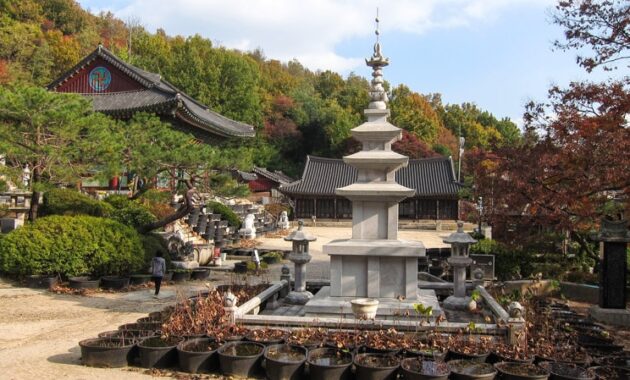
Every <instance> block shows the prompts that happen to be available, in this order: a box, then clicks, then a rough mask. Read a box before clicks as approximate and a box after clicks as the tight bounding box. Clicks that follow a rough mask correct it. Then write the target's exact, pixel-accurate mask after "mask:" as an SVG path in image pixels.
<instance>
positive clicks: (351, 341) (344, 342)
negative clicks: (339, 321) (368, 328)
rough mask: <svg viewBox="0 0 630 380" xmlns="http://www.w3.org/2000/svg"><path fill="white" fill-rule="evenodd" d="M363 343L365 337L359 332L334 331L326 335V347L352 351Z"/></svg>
mask: <svg viewBox="0 0 630 380" xmlns="http://www.w3.org/2000/svg"><path fill="white" fill-rule="evenodd" d="M364 343H365V335H363V334H361V333H360V331H334V332H329V333H328V338H327V339H326V343H325V345H326V347H329V348H338V349H342V350H347V351H354V350H356V349H358V348H359V347H360V346H362V345H363V344H364Z"/></svg>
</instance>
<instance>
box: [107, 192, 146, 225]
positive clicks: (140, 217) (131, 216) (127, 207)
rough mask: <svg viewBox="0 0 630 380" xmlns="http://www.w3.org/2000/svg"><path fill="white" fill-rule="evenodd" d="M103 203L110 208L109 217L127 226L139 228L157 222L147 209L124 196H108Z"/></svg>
mask: <svg viewBox="0 0 630 380" xmlns="http://www.w3.org/2000/svg"><path fill="white" fill-rule="evenodd" d="M105 202H106V203H108V204H109V205H111V206H112V212H111V213H110V217H111V218H112V219H114V220H117V221H119V222H120V223H122V224H125V225H127V226H131V227H133V228H139V227H142V226H144V225H147V224H149V223H152V222H154V221H156V220H157V219H156V217H155V216H154V215H153V214H152V213H151V212H150V211H149V210H148V208H147V207H145V206H144V205H142V204H140V203H138V202H136V201H134V200H131V199H129V198H127V197H126V196H124V195H110V196H109V197H107V198H105Z"/></svg>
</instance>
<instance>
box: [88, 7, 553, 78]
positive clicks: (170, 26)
mask: <svg viewBox="0 0 630 380" xmlns="http://www.w3.org/2000/svg"><path fill="white" fill-rule="evenodd" d="M552 1H553V0H389V1H384V0H256V1H254V0H178V1H172V0H159V1H158V0H128V1H126V2H125V3H126V4H125V5H121V4H120V3H119V2H118V1H116V2H115V3H113V4H116V5H113V6H112V5H110V7H102V8H98V7H94V6H91V1H90V0H82V1H80V2H81V3H82V4H83V5H84V6H91V8H92V11H94V12H98V11H101V10H109V11H112V12H113V13H114V14H115V15H116V16H118V17H121V18H123V19H126V18H128V17H130V16H136V17H139V18H140V20H141V23H142V24H143V25H145V26H146V27H147V28H148V29H149V30H152V31H153V30H155V29H156V28H158V27H161V28H163V29H165V30H166V31H167V33H168V34H180V35H185V36H188V35H193V34H200V35H202V36H204V37H207V38H210V39H212V40H213V41H218V42H219V43H220V44H221V45H224V46H226V47H229V48H235V49H239V50H253V49H256V48H262V50H263V51H264V52H265V55H266V56H267V57H270V58H275V59H280V60H283V61H288V60H291V59H294V58H296V59H298V60H299V61H300V62H302V63H303V64H304V65H305V66H307V67H309V68H311V69H323V70H326V69H330V70H335V71H340V72H348V71H350V70H352V69H354V68H356V67H358V66H359V65H361V64H362V62H363V57H343V56H341V55H339V54H338V53H337V52H335V47H336V46H338V45H339V44H340V43H341V42H343V41H346V40H349V39H351V38H356V37H367V36H369V35H370V34H372V33H373V29H374V22H373V20H374V14H375V10H376V8H377V7H379V8H380V16H381V17H380V18H381V30H382V34H387V33H392V34H393V33H396V32H405V33H415V34H422V33H426V32H428V31H430V30H433V29H436V28H454V27H466V26H468V25H471V24H473V23H480V22H488V20H492V19H494V18H495V17H498V16H499V15H500V12H501V11H502V10H503V9H506V8H509V7H514V6H540V5H549V4H551V3H552ZM368 54H369V51H366V54H365V55H368Z"/></svg>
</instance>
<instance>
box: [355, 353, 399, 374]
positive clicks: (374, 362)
mask: <svg viewBox="0 0 630 380" xmlns="http://www.w3.org/2000/svg"><path fill="white" fill-rule="evenodd" d="M354 366H355V368H356V377H357V378H358V379H366V380H395V379H396V378H397V377H398V367H400V359H399V358H398V357H397V356H395V355H389V354H372V353H366V354H357V355H355V356H354Z"/></svg>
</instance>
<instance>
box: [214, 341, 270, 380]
mask: <svg viewBox="0 0 630 380" xmlns="http://www.w3.org/2000/svg"><path fill="white" fill-rule="evenodd" d="M264 350H265V346H264V345H262V344H260V343H256V342H229V343H226V344H224V345H223V346H221V347H220V348H219V350H218V351H217V352H218V354H219V365H220V367H221V372H223V374H224V375H225V376H235V377H253V376H255V375H256V374H257V373H259V372H260V362H261V360H262V355H263V351H264Z"/></svg>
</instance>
